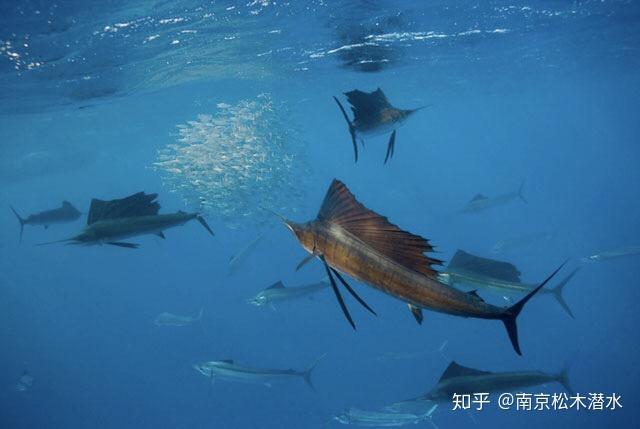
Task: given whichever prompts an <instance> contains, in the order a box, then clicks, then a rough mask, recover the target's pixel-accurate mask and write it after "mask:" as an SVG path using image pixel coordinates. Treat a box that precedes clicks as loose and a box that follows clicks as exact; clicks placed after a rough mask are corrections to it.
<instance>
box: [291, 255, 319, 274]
mask: <svg viewBox="0 0 640 429" xmlns="http://www.w3.org/2000/svg"><path fill="white" fill-rule="evenodd" d="M315 257H316V255H314V254H313V253H311V254H309V255H307V256H305V258H304V259H303V260H302V261H300V263H299V264H298V265H297V266H296V271H298V270H300V268H302V267H304V266H305V265H307V263H309V262H310V261H311V260H312V259H313V258H315Z"/></svg>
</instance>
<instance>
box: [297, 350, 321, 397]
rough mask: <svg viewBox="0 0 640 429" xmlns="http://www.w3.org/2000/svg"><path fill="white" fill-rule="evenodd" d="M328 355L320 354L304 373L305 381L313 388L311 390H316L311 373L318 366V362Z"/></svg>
mask: <svg viewBox="0 0 640 429" xmlns="http://www.w3.org/2000/svg"><path fill="white" fill-rule="evenodd" d="M325 356H326V354H323V355H322V356H320V357H319V358H318V359H316V361H315V362H314V363H313V364H312V365H311V366H310V367H309V368H307V369H306V370H305V371H304V372H303V373H302V378H304V381H305V383H307V385H308V386H309V387H310V388H311V390H313V391H314V392H316V387H315V386H314V385H313V380H312V379H311V374H312V372H313V370H314V369H315V368H316V366H318V363H319V362H320V361H321V360H322V359H324V357H325Z"/></svg>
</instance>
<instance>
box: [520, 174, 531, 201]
mask: <svg viewBox="0 0 640 429" xmlns="http://www.w3.org/2000/svg"><path fill="white" fill-rule="evenodd" d="M525 182H526V181H525V180H523V181H522V183H520V187H519V188H518V198H520V199H521V200H522V202H523V203H525V204H529V202H528V201H527V199H526V198H525V197H524V194H523V193H522V189H523V188H524V184H525Z"/></svg>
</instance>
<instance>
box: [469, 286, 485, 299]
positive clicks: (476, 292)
mask: <svg viewBox="0 0 640 429" xmlns="http://www.w3.org/2000/svg"><path fill="white" fill-rule="evenodd" d="M467 295H471V296H472V297H473V299H475V300H477V301H480V302H484V299H482V297H481V296H480V295H478V290H477V289H474V290H470V291H469V292H467Z"/></svg>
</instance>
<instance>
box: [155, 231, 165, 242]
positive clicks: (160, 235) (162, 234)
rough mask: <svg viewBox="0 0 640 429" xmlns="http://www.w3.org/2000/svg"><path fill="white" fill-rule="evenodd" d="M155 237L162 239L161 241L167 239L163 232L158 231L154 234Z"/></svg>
mask: <svg viewBox="0 0 640 429" xmlns="http://www.w3.org/2000/svg"><path fill="white" fill-rule="evenodd" d="M156 235H157V236H158V237H160V238H162V239H163V240H166V238H167V237H165V236H164V232H162V231H160V232H156Z"/></svg>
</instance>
